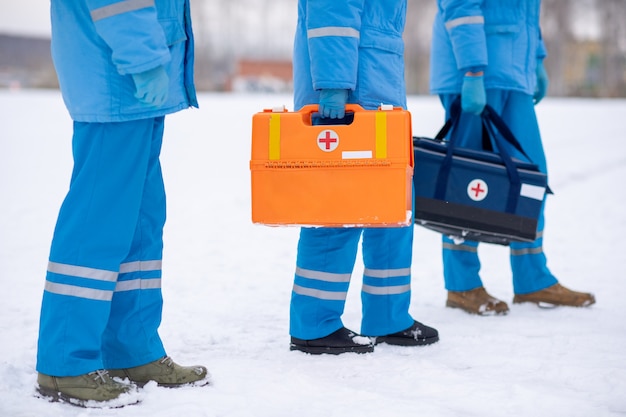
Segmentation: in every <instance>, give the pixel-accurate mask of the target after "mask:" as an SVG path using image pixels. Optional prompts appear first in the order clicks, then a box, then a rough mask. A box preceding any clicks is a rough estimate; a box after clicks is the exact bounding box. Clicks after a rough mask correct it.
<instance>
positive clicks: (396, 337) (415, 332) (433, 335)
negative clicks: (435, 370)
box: [375, 321, 439, 346]
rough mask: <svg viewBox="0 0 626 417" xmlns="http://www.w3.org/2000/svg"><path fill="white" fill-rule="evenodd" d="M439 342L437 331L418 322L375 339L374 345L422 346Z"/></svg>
mask: <svg viewBox="0 0 626 417" xmlns="http://www.w3.org/2000/svg"><path fill="white" fill-rule="evenodd" d="M438 341H439V332H437V329H433V328H432V327H428V326H426V325H424V324H422V323H420V322H419V321H414V322H413V325H412V326H411V327H409V328H408V329H406V330H403V331H401V332H398V333H392V334H388V335H386V336H378V337H376V341H375V344H379V343H387V344H388V345H396V346H423V345H430V344H432V343H435V342H438Z"/></svg>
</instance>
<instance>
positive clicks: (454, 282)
mask: <svg viewBox="0 0 626 417" xmlns="http://www.w3.org/2000/svg"><path fill="white" fill-rule="evenodd" d="M457 97H458V96H456V95H452V94H447V95H442V96H441V102H442V104H443V105H444V108H445V109H446V117H449V114H450V107H451V106H452V102H453V101H454V100H455V99H456V98H457ZM504 101H505V93H504V92H503V91H502V90H488V91H487V102H488V103H489V104H490V105H491V106H492V107H494V108H496V109H497V108H499V107H501V105H502V103H503V102H504ZM482 134H483V128H482V121H481V118H480V117H479V116H476V115H473V114H469V113H461V116H460V119H459V122H458V125H457V126H456V128H454V130H452V132H450V134H449V136H450V138H452V137H453V138H454V139H455V143H456V146H460V147H463V148H471V149H482V147H483V144H482ZM442 259H443V275H444V283H445V288H446V290H448V297H447V300H446V306H448V307H453V308H460V309H462V310H464V311H466V312H468V313H471V314H479V315H485V314H506V313H507V312H508V306H507V305H506V303H505V302H503V301H501V300H498V299H497V298H495V297H493V296H492V295H490V294H489V293H488V292H487V291H486V290H485V288H484V287H483V283H482V280H481V278H480V266H481V265H480V259H479V257H478V242H473V241H469V240H463V241H455V240H453V239H451V238H449V237H447V236H442Z"/></svg>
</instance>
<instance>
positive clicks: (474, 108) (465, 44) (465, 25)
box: [441, 0, 488, 114]
mask: <svg viewBox="0 0 626 417" xmlns="http://www.w3.org/2000/svg"><path fill="white" fill-rule="evenodd" d="M482 3H483V1H482V0H443V1H441V8H442V18H443V21H444V25H445V27H446V30H447V32H448V35H449V37H450V42H451V43H452V50H453V52H454V57H455V59H456V63H457V69H458V70H459V71H460V72H461V73H462V75H463V85H462V88H461V108H462V109H463V111H466V112H470V113H474V114H480V113H482V111H483V109H484V107H485V105H486V103H487V97H486V92H485V86H484V71H485V69H486V67H487V64H488V61H487V40H486V36H485V18H484V16H483V14H482V10H481V5H482Z"/></svg>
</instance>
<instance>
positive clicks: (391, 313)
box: [290, 0, 413, 340]
mask: <svg viewBox="0 0 626 417" xmlns="http://www.w3.org/2000/svg"><path fill="white" fill-rule="evenodd" d="M405 18H406V0H392V1H390V0H347V1H335V0H319V1H307V0H299V1H298V23H297V28H296V36H295V46H294V56H293V66H294V90H295V91H294V101H295V107H296V108H297V109H299V108H301V107H302V106H304V105H306V104H313V103H318V102H319V91H320V90H321V89H330V88H332V89H348V90H350V93H349V96H348V102H349V103H357V104H359V105H361V106H362V107H364V108H366V109H376V108H378V107H379V106H380V104H381V103H385V104H392V105H394V106H401V107H403V108H406V91H405V82H404V57H403V55H404V44H403V40H402V33H403V31H404V25H405ZM361 236H362V237H363V241H362V242H363V243H362V253H363V263H364V267H365V271H364V274H363V286H362V288H361V299H362V308H363V315H362V321H361V333H362V334H365V335H368V336H381V335H387V334H391V333H395V332H398V331H402V330H405V329H407V328H408V327H410V326H411V325H412V324H413V319H412V317H411V316H410V315H409V312H408V308H409V303H410V298H411V288H410V284H411V258H412V247H413V227H412V226H410V227H393V228H302V229H301V232H300V240H299V243H298V255H297V260H296V272H295V280H294V286H293V292H292V298H291V311H290V334H291V336H294V337H296V338H300V339H305V340H310V339H317V338H320V337H325V336H327V335H329V334H331V333H333V332H334V331H336V330H338V329H340V328H341V327H342V326H343V324H342V321H341V315H342V314H343V310H344V305H345V301H346V295H347V292H348V286H349V284H350V278H351V274H352V271H353V268H354V264H355V261H356V255H357V250H358V244H359V241H360V239H361Z"/></svg>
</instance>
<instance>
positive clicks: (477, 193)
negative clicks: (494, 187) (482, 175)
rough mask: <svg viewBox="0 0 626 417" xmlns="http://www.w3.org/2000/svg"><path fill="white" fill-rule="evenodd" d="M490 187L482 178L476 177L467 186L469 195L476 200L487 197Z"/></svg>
mask: <svg viewBox="0 0 626 417" xmlns="http://www.w3.org/2000/svg"><path fill="white" fill-rule="evenodd" d="M488 191H489V187H487V183H486V182H485V181H483V180H480V179H474V180H472V181H470V183H469V184H468V186H467V195H468V196H469V198H471V199H472V200H474V201H481V200H484V199H485V197H487V193H488Z"/></svg>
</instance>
